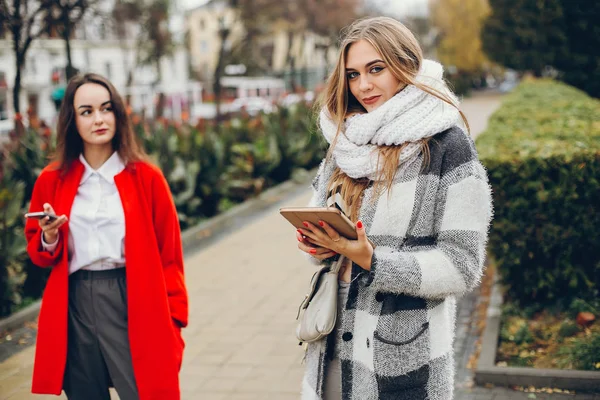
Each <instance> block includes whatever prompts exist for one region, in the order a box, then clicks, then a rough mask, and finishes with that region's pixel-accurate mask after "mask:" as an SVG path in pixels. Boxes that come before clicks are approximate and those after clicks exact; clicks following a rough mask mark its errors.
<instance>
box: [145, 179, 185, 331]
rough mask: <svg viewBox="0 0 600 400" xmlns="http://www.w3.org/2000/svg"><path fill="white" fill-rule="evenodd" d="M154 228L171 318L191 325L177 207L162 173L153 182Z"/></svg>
mask: <svg viewBox="0 0 600 400" xmlns="http://www.w3.org/2000/svg"><path fill="white" fill-rule="evenodd" d="M152 189H153V190H152V191H153V193H152V195H153V199H154V204H153V207H152V210H153V211H152V212H153V220H154V231H155V234H156V239H157V242H158V249H159V252H160V258H161V262H162V266H163V273H164V277H165V285H166V288H167V296H168V300H169V309H170V311H171V318H172V319H173V321H174V323H175V324H176V325H177V326H178V327H185V326H187V324H188V295H187V289H186V286H185V280H184V274H183V248H182V245H181V230H180V227H179V219H178V217H177V210H176V209H175V203H174V202H173V197H172V195H171V190H170V189H169V185H168V184H167V181H166V179H165V177H164V176H163V174H162V172H160V171H157V173H156V174H155V176H154V180H153V185H152Z"/></svg>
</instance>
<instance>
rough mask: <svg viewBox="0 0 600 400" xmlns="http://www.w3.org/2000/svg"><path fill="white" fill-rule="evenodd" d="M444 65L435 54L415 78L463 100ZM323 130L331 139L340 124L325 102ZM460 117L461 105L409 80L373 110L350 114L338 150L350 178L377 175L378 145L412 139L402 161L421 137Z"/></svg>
mask: <svg viewBox="0 0 600 400" xmlns="http://www.w3.org/2000/svg"><path fill="white" fill-rule="evenodd" d="M443 72H444V69H443V67H442V65H441V64H439V63H437V62H435V61H432V60H423V62H422V65H421V69H420V71H419V74H418V75H417V77H416V81H417V82H419V83H422V84H425V85H427V86H429V87H432V88H434V89H436V90H437V91H439V92H441V93H443V94H445V95H446V96H448V98H449V99H451V100H452V101H453V102H454V103H455V104H456V105H457V106H458V99H457V98H456V96H455V95H454V94H453V93H452V92H451V91H450V89H449V88H448V87H447V86H446V84H445V83H444V81H443V80H442V76H443ZM319 123H320V125H321V131H322V132H323V136H325V139H326V140H327V141H328V142H329V144H331V143H332V142H333V140H334V138H335V135H336V132H337V125H336V123H335V122H334V121H332V120H331V117H330V116H329V112H328V111H327V110H326V109H325V108H323V110H322V111H321V114H320V117H319ZM454 125H459V126H462V124H461V123H460V114H459V112H458V110H457V109H456V108H455V107H453V106H451V105H449V104H448V103H446V102H444V101H442V100H440V99H438V98H437V97H435V96H432V95H430V94H428V93H426V92H424V91H422V90H421V89H419V88H417V87H416V86H414V85H408V86H406V87H405V88H404V89H403V90H401V91H400V92H398V93H397V94H396V95H395V96H394V97H392V98H391V99H389V100H388V101H386V102H385V103H384V104H382V105H381V106H380V107H378V108H376V109H375V110H373V111H372V112H369V113H365V114H357V115H354V116H352V117H350V118H348V119H347V120H346V122H345V124H344V128H343V130H342V132H340V134H339V137H338V139H337V142H336V144H335V147H334V148H333V156H334V158H335V161H336V163H337V165H338V166H339V167H340V169H341V170H342V171H343V172H344V173H346V175H348V176H349V177H351V178H354V179H357V178H363V177H367V178H369V179H371V180H376V179H377V177H378V175H379V174H378V172H379V167H378V165H377V164H378V162H377V160H378V151H377V146H382V145H385V146H389V145H401V144H404V143H409V144H408V145H407V146H406V147H405V148H404V150H403V151H402V152H401V154H400V163H401V164H402V163H404V162H405V161H407V160H410V159H412V158H413V157H414V156H416V155H417V154H418V153H419V150H420V148H421V146H420V144H419V143H418V141H419V140H421V139H424V138H427V137H431V136H433V135H435V134H436V133H439V132H443V131H444V130H446V129H448V128H450V127H452V126H454Z"/></svg>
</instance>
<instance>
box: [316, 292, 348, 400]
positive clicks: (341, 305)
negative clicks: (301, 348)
mask: <svg viewBox="0 0 600 400" xmlns="http://www.w3.org/2000/svg"><path fill="white" fill-rule="evenodd" d="M349 291H350V283H347V282H342V281H340V282H339V283H338V299H337V319H336V321H335V328H334V329H333V331H332V332H331V333H330V335H335V339H334V340H333V343H331V344H332V345H333V346H334V351H333V359H332V360H329V362H328V363H327V367H326V368H325V385H324V388H323V399H324V400H340V399H341V398H342V363H341V360H340V357H339V349H338V345H339V343H340V340H341V336H342V316H343V314H344V309H345V308H346V301H347V300H348V292H349Z"/></svg>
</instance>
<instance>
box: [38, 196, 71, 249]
mask: <svg viewBox="0 0 600 400" xmlns="http://www.w3.org/2000/svg"><path fill="white" fill-rule="evenodd" d="M44 212H46V213H48V214H54V208H52V206H51V205H50V204H48V203H44ZM65 222H67V216H66V215H64V214H63V215H61V216H60V217H58V218H57V219H55V220H54V221H52V222H50V218H49V217H45V218H42V219H40V220H39V224H40V228H42V234H43V235H44V242H46V243H48V244H53V243H54V242H56V241H57V240H58V228H60V227H61V226H62V225H63V224H64V223H65Z"/></svg>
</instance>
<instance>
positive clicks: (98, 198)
mask: <svg viewBox="0 0 600 400" xmlns="http://www.w3.org/2000/svg"><path fill="white" fill-rule="evenodd" d="M79 160H80V161H81V162H82V164H83V165H84V167H85V172H84V173H83V176H82V177H81V183H79V189H77V194H76V195H75V199H74V201H73V207H72V208H71V215H70V218H69V221H68V224H69V245H68V248H69V274H72V273H73V272H75V271H77V270H79V269H85V270H93V271H99V270H105V269H113V268H117V267H121V266H123V265H124V264H125V214H124V212H123V205H122V203H121V196H119V191H118V190H117V186H116V185H115V179H114V178H115V175H117V174H118V173H120V172H121V171H123V169H125V165H124V164H123V162H122V161H121V159H120V158H119V155H118V154H117V152H114V153H113V154H112V156H110V158H109V159H108V160H106V162H105V163H104V164H102V166H101V167H100V168H98V169H97V170H94V169H93V168H92V167H90V165H89V164H88V163H87V161H86V160H85V158H84V157H83V155H80V156H79ZM57 245H58V240H57V241H56V242H54V243H52V244H47V243H45V242H44V235H42V246H43V248H44V249H45V250H46V251H50V252H53V251H54V250H56V247H57Z"/></svg>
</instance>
